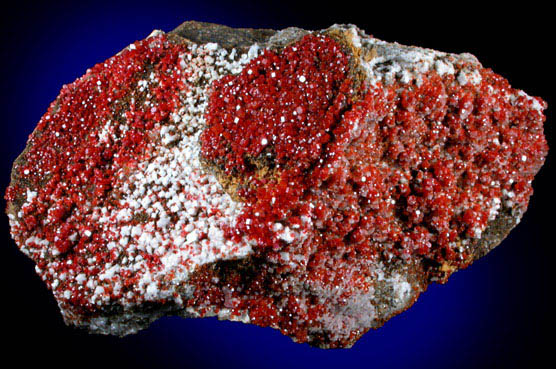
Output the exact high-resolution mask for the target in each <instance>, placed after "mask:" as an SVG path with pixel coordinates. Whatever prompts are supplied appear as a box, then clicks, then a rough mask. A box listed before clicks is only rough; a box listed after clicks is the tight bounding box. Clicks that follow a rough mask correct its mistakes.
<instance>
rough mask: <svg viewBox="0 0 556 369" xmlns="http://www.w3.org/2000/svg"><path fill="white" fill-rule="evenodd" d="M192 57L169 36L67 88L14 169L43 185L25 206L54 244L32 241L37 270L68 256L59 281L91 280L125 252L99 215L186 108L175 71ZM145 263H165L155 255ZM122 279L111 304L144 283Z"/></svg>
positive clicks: (77, 293) (83, 303)
mask: <svg viewBox="0 0 556 369" xmlns="http://www.w3.org/2000/svg"><path fill="white" fill-rule="evenodd" d="M186 52H187V48H186V47H185V46H184V45H176V44H174V43H172V42H169V40H168V39H167V38H166V36H156V37H151V38H148V39H146V40H143V41H139V42H136V43H135V44H133V45H132V47H130V48H129V49H128V50H125V51H124V52H122V53H121V54H119V55H116V56H114V57H112V58H110V59H108V60H107V61H106V62H104V63H100V64H97V65H95V66H94V67H93V68H91V69H89V70H88V71H87V74H86V75H85V76H83V77H81V78H80V79H78V80H77V81H76V82H74V83H72V84H71V85H64V86H63V88H62V90H61V93H60V96H59V97H58V99H57V100H56V101H55V102H54V103H53V104H52V105H51V106H50V108H49V109H48V112H47V113H46V114H45V115H44V116H43V117H42V118H41V120H40V121H39V123H38V126H37V129H36V131H35V132H36V133H35V134H33V135H31V136H30V138H29V143H28V148H29V149H28V151H27V152H26V154H25V164H24V165H20V166H16V167H15V169H14V170H15V171H16V173H17V176H18V177H19V178H21V179H23V180H24V181H25V182H24V183H33V184H37V186H36V191H37V194H36V198H35V199H34V201H31V202H29V203H28V205H27V206H24V207H22V208H21V219H22V222H21V224H22V225H23V226H24V227H26V229H27V231H29V232H31V231H35V233H34V237H36V238H37V239H42V240H46V241H48V242H49V243H50V246H49V248H48V249H47V250H43V247H42V246H41V244H37V243H34V242H27V243H26V246H27V247H29V248H30V254H31V256H32V257H33V259H34V260H35V261H36V262H37V268H38V270H42V269H44V268H46V267H48V268H52V267H53V266H52V264H49V263H48V262H49V258H44V257H42V256H41V257H39V255H41V253H44V252H45V251H46V252H47V253H48V254H51V255H53V256H57V255H59V254H67V255H66V256H65V260H64V262H61V263H56V264H55V267H56V273H55V274H56V275H57V276H60V275H67V273H66V272H67V271H68V270H69V269H72V271H73V272H74V273H72V274H73V275H76V274H80V273H83V275H84V276H86V278H89V276H96V275H98V274H99V273H100V272H101V270H102V267H103V266H104V265H106V264H109V263H112V264H115V263H117V262H118V260H119V259H118V258H119V255H118V253H117V252H116V250H109V249H108V248H107V242H108V241H107V239H106V238H105V237H106V235H105V234H102V233H101V232H100V231H99V230H98V229H97V228H98V217H99V214H98V213H94V210H95V208H96V209H97V210H98V208H99V207H102V206H106V204H105V203H104V202H105V201H106V199H107V198H109V196H108V194H109V193H110V191H111V190H112V188H113V187H117V186H115V184H116V183H117V182H121V181H122V180H125V178H122V177H118V176H115V175H114V174H115V173H118V172H119V171H120V170H121V169H122V168H126V172H131V171H132V170H133V169H134V167H135V166H136V164H137V163H138V162H140V161H142V160H144V159H145V158H147V157H149V155H151V154H152V151H153V148H155V147H156V140H154V139H153V137H152V136H149V135H151V134H152V130H153V128H154V127H155V125H156V124H158V123H160V122H163V121H166V120H167V119H168V115H169V114H170V113H171V112H173V111H176V110H177V106H178V104H179V103H180V101H179V94H178V93H179V92H180V91H181V90H183V89H184V88H185V86H184V84H183V78H182V76H181V75H180V73H181V71H180V68H176V67H177V66H178V65H179V60H178V56H179V55H180V53H182V54H183V53H186ZM141 79H150V80H153V81H154V80H156V81H157V84H156V87H154V88H152V89H149V90H148V91H144V89H141V88H140V86H138V83H139V81H140V80H141ZM149 101H150V103H149ZM122 113H123V115H122ZM111 119H112V120H113V119H125V121H122V122H111ZM103 126H106V127H107V129H108V131H107V132H105V135H104V136H101V135H99V134H98V133H99V127H103ZM100 130H102V129H100ZM26 191H28V190H27V189H26V188H23V187H22V186H20V185H19V184H17V183H16V184H13V183H12V185H11V186H10V187H9V188H8V189H7V191H6V200H7V201H8V202H12V201H14V200H16V199H17V198H25V197H26ZM116 195H117V194H116ZM111 201H114V204H112V205H114V206H120V205H119V204H117V202H116V200H111ZM116 236H117V235H116ZM70 251H73V252H70ZM35 253H36V254H35ZM34 256H36V257H34ZM144 257H145V258H148V259H151V260H148V261H149V262H150V263H151V264H153V265H157V264H159V260H158V259H159V256H158V255H156V254H148V255H147V254H145V255H144ZM90 258H92V259H90ZM91 260H94V262H93V263H92V262H91ZM94 265H96V266H94ZM122 274H123V275H122V277H123V279H124V280H125V283H124V288H123V289H122V290H121V292H118V293H112V291H111V290H108V289H107V290H106V291H105V292H106V294H107V295H108V296H110V298H111V299H117V298H119V297H121V295H122V293H124V292H125V290H126V288H127V287H128V286H133V285H134V283H135V281H136V279H137V278H138V276H137V275H133V274H132V273H128V272H122ZM125 274H127V275H125ZM70 282H71V281H70ZM47 283H49V284H50V281H47ZM64 288H65V289H67V290H68V291H70V292H71V293H70V294H69V296H71V297H70V298H69V299H68V302H69V303H70V304H71V305H72V306H75V307H76V308H77V307H78V308H79V309H84V310H87V309H95V307H94V306H92V305H91V301H90V300H88V299H87V298H86V296H84V295H83V293H82V290H81V288H80V286H79V284H72V283H67V285H66V286H65V287H64Z"/></svg>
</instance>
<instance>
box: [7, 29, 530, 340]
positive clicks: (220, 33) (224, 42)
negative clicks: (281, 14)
mask: <svg viewBox="0 0 556 369" xmlns="http://www.w3.org/2000/svg"><path fill="white" fill-rule="evenodd" d="M350 27H351V25H346V26H342V25H334V26H332V27H330V28H329V29H328V30H325V31H324V32H326V31H328V32H327V33H329V34H330V35H331V36H332V37H335V38H339V41H340V42H341V43H343V44H344V45H345V46H348V47H351V48H352V51H354V50H355V49H356V48H354V47H353V44H352V40H351V39H350V38H349V37H348V36H346V35H344V36H342V35H341V34H339V33H337V32H330V30H333V29H334V30H339V29H342V28H343V29H344V30H348V29H349V28H350ZM309 32H310V31H306V30H303V29H300V28H295V27H291V28H286V29H284V30H281V31H275V30H270V29H245V28H237V29H234V28H230V27H226V26H222V25H217V24H211V23H201V22H185V23H183V24H181V25H180V26H178V27H177V28H176V29H174V30H173V31H171V32H169V35H172V37H176V36H177V38H180V39H182V40H183V41H185V42H188V41H191V42H194V43H198V44H204V43H208V42H216V43H218V44H220V46H222V47H224V48H227V49H231V48H238V49H240V50H243V49H246V48H249V47H250V46H251V45H252V44H253V43H258V44H259V45H260V46H261V47H268V48H271V49H275V50H279V49H281V48H283V47H285V46H287V45H288V44H290V43H293V42H295V41H297V40H299V39H300V38H301V37H303V36H304V35H305V34H307V33H309ZM317 32H318V31H317ZM392 45H397V44H392ZM400 46H401V45H400ZM419 49H421V48H419ZM375 52H376V51H375ZM461 56H462V57H465V58H466V59H467V58H469V59H474V57H473V56H471V55H469V54H462V55H461ZM371 57H372V54H371ZM474 60H476V59H474ZM40 133H41V132H40V131H38V130H35V131H34V132H33V133H32V135H40ZM28 151H29V147H26V148H25V149H24V151H23V152H22V153H21V154H20V155H19V156H18V158H17V159H16V160H15V162H14V165H13V168H14V169H15V168H16V167H18V166H20V165H22V164H23V163H25V160H26V154H27V152H28ZM11 182H12V184H14V183H18V184H19V185H20V186H22V187H23V188H29V187H31V184H30V183H28V182H27V181H26V180H25V179H22V178H20V177H19V176H18V175H17V173H16V171H15V170H13V171H12V175H11ZM22 204H23V201H18V200H17V199H16V201H14V202H13V203H9V204H8V209H7V213H8V214H14V215H15V214H17V212H18V211H19V208H20V207H21V205H22ZM522 215H523V211H521V210H520V209H515V208H508V207H506V206H503V207H502V209H501V211H500V212H499V213H498V215H497V217H496V219H495V220H493V221H491V222H489V225H488V227H487V229H486V230H485V231H484V232H483V235H482V237H481V238H480V239H478V240H476V241H475V242H473V243H472V244H471V245H470V246H469V247H470V250H471V253H472V260H469V262H472V261H473V260H477V259H479V258H481V257H482V256H484V255H486V254H487V253H488V252H490V251H491V250H492V249H494V248H495V247H496V246H497V245H498V244H500V242H501V241H502V240H503V239H504V238H505V237H506V236H507V235H508V233H509V232H510V231H511V229H513V228H514V227H515V226H516V225H517V224H518V222H519V219H520V218H521V216H522ZM250 258H251V257H248V258H246V259H241V260H235V261H234V260H232V261H230V260H228V261H224V262H215V263H211V264H205V265H203V266H202V267H201V268H199V269H202V270H213V271H219V272H225V271H226V269H234V268H237V266H238V265H239V264H243V265H245V264H249V262H250ZM388 271H389V272H391V274H390V275H393V274H394V273H398V274H400V275H402V276H404V277H405V278H406V280H407V281H408V282H409V283H410V284H411V291H410V293H409V295H408V296H407V297H406V298H405V301H404V302H403V303H402V304H401V305H399V306H396V305H394V306H393V305H392V300H393V291H392V285H391V284H390V285H389V284H388V283H387V282H379V283H378V285H377V289H376V291H377V293H376V296H377V298H376V300H378V304H377V306H376V307H377V313H378V317H377V319H376V320H375V321H374V322H373V325H372V326H371V327H369V328H368V329H370V328H375V329H376V328H379V327H381V326H382V325H383V324H384V323H385V322H386V321H387V320H389V319H390V318H392V317H393V316H395V315H397V314H399V313H401V312H403V311H405V310H407V309H408V308H409V307H411V305H413V303H414V302H415V301H416V300H417V298H418V297H419V295H420V294H421V293H422V292H424V291H425V290H426V288H427V286H428V285H429V283H430V282H431V281H429V280H428V278H425V276H427V275H428V274H429V273H431V274H436V277H435V278H434V280H435V281H437V282H440V283H444V282H446V281H447V279H448V277H449V276H450V275H451V274H452V273H453V272H454V271H456V270H455V269H454V268H452V267H450V266H441V265H425V263H424V262H423V263H420V264H417V265H407V264H406V265H402V264H401V263H399V264H392V265H390V266H389V269H388ZM200 272H201V270H199V273H200ZM195 273H197V272H194V273H193V275H194V274H195ZM193 275H192V277H193ZM388 277H389V276H386V278H385V279H384V280H388ZM60 308H61V310H62V313H63V318H64V321H65V322H66V324H68V325H70V324H71V325H73V324H75V321H76V320H75V319H74V317H73V316H72V313H71V311H68V310H66V309H64V308H63V307H62V306H60ZM166 315H179V316H182V317H185V318H188V317H197V316H198V314H197V313H196V312H195V311H194V310H190V309H183V308H182V307H180V306H173V305H170V306H168V305H166V306H159V305H152V304H143V305H141V306H140V307H134V308H131V309H124V308H122V307H121V306H110V307H108V308H105V309H104V310H102V311H100V312H99V315H98V316H96V317H90V320H89V321H88V322H83V321H81V324H82V325H81V326H79V327H80V328H85V329H88V330H89V331H90V332H92V333H99V334H115V335H120V336H123V335H127V334H131V333H135V332H137V331H139V330H141V329H144V328H147V327H148V326H149V325H150V324H151V323H152V322H154V321H155V320H157V319H159V318H161V317H163V316H166ZM204 316H205V317H206V316H218V318H219V319H228V320H237V321H242V322H249V317H248V315H247V313H246V314H244V315H242V316H240V317H231V316H229V315H227V314H226V312H225V311H221V312H220V313H219V314H217V313H215V312H214V313H212V314H211V313H209V314H205V315H204ZM81 318H83V317H81ZM274 328H277V327H274ZM368 329H367V330H368ZM367 330H365V331H362V332H360V335H359V336H361V335H363V334H364V333H365V332H366V331H367ZM308 343H309V344H312V345H316V346H318V347H321V348H329V347H334V346H331V345H330V342H328V341H327V338H326V332H316V334H314V335H313V336H312V337H309V342H308Z"/></svg>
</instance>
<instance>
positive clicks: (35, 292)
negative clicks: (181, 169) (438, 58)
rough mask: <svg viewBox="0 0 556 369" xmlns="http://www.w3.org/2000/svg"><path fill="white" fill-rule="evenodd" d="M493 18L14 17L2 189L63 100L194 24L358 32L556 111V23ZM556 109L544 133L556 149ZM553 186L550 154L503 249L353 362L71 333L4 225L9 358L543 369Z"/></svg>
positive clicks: (94, 9)
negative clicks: (82, 82) (468, 60)
mask: <svg viewBox="0 0 556 369" xmlns="http://www.w3.org/2000/svg"><path fill="white" fill-rule="evenodd" d="M484 3H485V2H484ZM484 3H483V4H480V3H479V4H471V3H469V2H466V3H458V4H454V5H453V8H452V7H451V6H450V5H448V3H443V4H440V5H436V6H433V5H430V6H429V5H424V4H423V3H419V4H416V5H414V6H409V7H407V6H406V5H402V4H401V3H397V2H396V3H393V4H392V5H390V6H388V5H377V4H375V3H373V2H372V1H368V2H367V6H368V7H367V8H366V9H365V8H360V7H356V5H355V4H352V3H349V2H347V1H341V2H337V3H335V4H334V5H328V6H327V5H325V3H324V2H320V3H318V4H316V5H312V4H308V3H302V2H288V1H276V2H274V1H267V2H264V3H263V2H261V3H260V4H257V5H255V4H249V3H239V2H232V1H229V2H224V1H222V2H215V1H205V2H202V4H201V3H200V2H186V1H179V2H178V1H174V2H171V1H156V2H150V3H149V2H145V1H133V2H131V1H129V2H128V1H123V2H114V3H113V4H110V3H104V2H101V1H95V2H90V3H89V2H86V1H83V2H78V3H77V2H76V3H75V4H74V3H60V2H59V3H56V2H49V3H47V4H34V3H31V2H25V1H19V2H16V3H15V4H13V3H12V4H11V5H10V6H9V7H5V5H4V7H5V8H4V9H2V15H1V16H2V24H1V27H2V36H3V44H2V46H1V48H0V52H1V53H2V55H1V63H2V69H1V70H0V81H1V83H2V88H1V94H2V100H0V101H1V105H0V106H1V107H2V117H1V123H0V129H1V132H0V135H1V136H0V137H2V145H0V150H1V158H2V161H1V165H2V168H1V171H0V181H1V183H0V189H1V191H2V192H3V191H4V189H5V187H6V186H7V184H8V182H9V173H10V169H11V164H12V162H13V160H14V159H15V158H16V156H17V155H18V154H19V153H20V152H21V151H22V149H23V148H24V147H25V142H26V139H27V136H28V135H29V134H30V133H31V132H32V130H33V128H34V126H35V124H36V122H37V121H38V120H39V118H40V116H41V115H42V114H43V113H44V112H45V111H46V108H47V107H48V105H49V104H50V102H51V101H52V100H54V98H55V97H56V95H57V94H58V91H59V90H60V88H61V86H62V84H64V83H69V82H72V81H73V80H74V79H75V78H77V77H78V76H80V75H82V74H83V73H84V72H85V70H86V69H87V68H88V67H90V66H92V65H94V64H95V63H98V62H101V61H103V60H105V59H106V58H108V57H110V56H112V55H113V54H115V53H116V52H118V51H119V50H121V49H122V48H123V47H125V46H126V45H127V44H129V43H131V42H133V41H135V40H137V39H142V38H144V37H145V36H147V35H148V34H149V33H150V32H151V31H152V30H153V29H155V28H157V29H162V30H165V31H170V30H171V29H173V28H174V27H176V26H177V25H179V24H180V23H181V22H182V21H185V20H199V21H210V22H215V23H223V24H227V25H229V26H235V27H266V28H283V27H286V26H291V25H295V26H300V27H305V28H314V29H315V28H325V27H327V26H329V25H331V24H332V23H354V24H357V25H358V26H360V27H361V28H363V29H365V30H366V31H367V33H371V34H373V35H374V36H376V37H379V38H382V39H385V40H389V41H398V42H400V43H405V44H416V45H420V46H426V47H430V48H436V49H441V50H444V51H450V52H464V51H467V52H471V53H473V54H475V55H477V56H478V57H479V59H480V60H481V62H482V63H483V65H485V66H486V67H493V69H494V70H495V71H496V72H498V73H500V74H502V75H503V76H505V77H506V78H508V79H509V80H510V81H511V82H512V85H513V86H514V87H517V88H521V89H524V90H525V91H527V92H528V93H530V94H533V95H537V96H541V97H543V98H544V99H545V100H546V101H547V102H548V103H549V106H551V104H553V103H554V102H555V101H554V92H553V86H554V71H553V68H554V67H553V65H552V64H553V62H552V61H551V60H550V58H549V49H547V45H546V43H547V42H548V41H549V37H548V35H549V34H550V32H549V30H550V29H551V23H550V22H551V20H550V19H549V14H550V12H549V11H548V10H547V9H543V8H542V7H541V6H540V5H536V4H534V3H533V2H531V1H529V2H527V3H526V4H525V5H523V4H522V5H520V7H519V8H512V7H511V6H509V5H505V6H501V7H491V8H488V9H487V7H486V4H484ZM508 4H509V3H508ZM359 6H362V5H359ZM552 109H553V108H549V110H548V112H547V115H548V119H547V120H548V124H547V126H546V134H547V136H548V137H549V140H550V143H551V144H552V143H553V132H554V128H553V120H552V119H551V116H552ZM553 174H554V155H553V153H552V154H551V155H549V158H548V160H547V163H546V165H545V167H544V168H543V169H542V171H541V173H540V174H539V175H538V177H537V179H536V180H535V182H534V187H535V195H534V196H533V198H532V201H531V204H530V210H529V211H528V212H527V214H526V216H525V217H524V219H523V221H522V223H521V224H520V225H519V226H518V227H517V228H516V229H515V230H514V231H513V232H512V233H511V235H510V236H509V237H508V238H507V239H506V240H505V241H504V242H503V243H502V245H501V246H500V247H498V248H497V249H495V250H494V251H493V252H491V253H490V254H489V255H487V256H486V257H484V258H483V259H481V260H479V261H478V262H476V263H475V264H474V265H473V266H471V267H470V268H468V269H466V270H463V271H460V272H458V273H456V274H455V275H454V276H453V277H452V278H451V279H450V281H449V282H448V284H447V285H433V286H431V287H430V288H429V290H428V291H427V292H426V293H424V294H423V295H422V296H421V298H420V299H419V301H418V302H417V303H416V304H415V305H414V306H413V307H412V308H411V309H410V310H408V311H407V312H405V313H403V314H401V315H400V316H398V317H396V318H394V319H392V320H391V321H389V322H387V323H386V325H385V326H384V327H383V328H381V329H379V330H377V331H373V332H369V333H367V334H366V335H365V336H364V337H363V338H362V339H361V340H360V341H359V342H357V343H356V345H355V346H354V347H353V348H352V349H349V350H328V351H327V350H320V349H315V348H311V347H309V346H308V345H305V344H303V345H301V344H295V343H293V342H292V341H291V340H290V339H289V338H287V337H285V336H282V335H281V334H280V333H279V332H277V331H274V330H272V329H265V328H259V327H255V326H250V325H243V324H240V323H231V322H219V321H217V320H216V319H203V320H192V319H189V320H184V319H179V318H164V319H161V320H159V321H158V322H156V323H155V324H153V326H152V327H151V328H150V329H148V330H146V331H142V332H140V333H139V334H137V335H133V336H128V337H125V338H123V339H120V338H115V337H104V336H91V335H88V334H85V333H82V332H79V331H76V330H73V329H70V328H67V327H65V326H64V324H63V322H62V319H61V316H60V314H59V313H58V311H57V306H56V303H55V301H54V299H53V298H52V296H51V295H50V293H49V292H48V291H47V290H46V288H44V286H43V285H42V282H41V281H40V280H39V278H38V277H37V276H36V275H35V272H34V269H33V263H32V262H31V261H29V260H28V259H27V258H26V257H25V256H23V255H22V254H21V253H20V252H19V251H18V250H17V248H16V246H15V244H14V243H13V241H11V239H10V237H9V232H8V222H7V217H6V216H4V215H2V219H1V221H0V230H1V232H2V245H1V246H0V262H1V263H2V264H1V267H0V273H1V279H0V283H1V284H0V291H1V292H0V298H1V300H2V304H1V306H2V309H3V312H2V315H1V317H2V319H3V329H2V336H3V338H4V339H7V341H5V343H3V344H2V346H0V347H2V351H3V355H2V356H3V359H4V360H7V359H17V360H18V363H19V364H20V365H24V366H25V364H30V363H32V362H33V363H37V362H38V363H40V364H42V365H47V364H50V363H56V366H57V367H66V366H67V367H89V366H94V367H103V368H107V367H114V366H119V367H134V368H140V367H159V368H223V367H225V368H229V369H232V368H245V369H247V368H298V367H303V368H312V367H318V368H338V367H340V368H343V367H351V366H353V367H360V368H406V367H411V368H427V369H434V368H468V367H474V368H492V367H504V368H507V367H512V366H516V367H523V366H526V367H537V364H538V363H540V361H541V360H542V359H545V358H549V354H550V352H549V342H548V338H546V336H548V337H550V334H552V329H551V324H552V323H553V319H552V317H551V316H550V313H551V312H552V311H553V308H552V306H553V305H552V303H551V302H550V300H549V299H550V298H552V294H553V293H554V285H553V273H552V269H553V265H552V260H553V259H552V253H553V251H552V250H553V248H554V241H553V240H552V237H551V235H550V234H549V232H550V231H551V227H552V226H553V224H554V221H553V219H554V217H553V215H552V214H551V212H552V210H551V209H553V206H554V201H553V198H552V194H551V192H550V191H551V189H552V188H551V182H550V177H551V175H553ZM1 206H2V207H4V206H5V204H4V203H3V202H2V204H1ZM24 366H23V367H24Z"/></svg>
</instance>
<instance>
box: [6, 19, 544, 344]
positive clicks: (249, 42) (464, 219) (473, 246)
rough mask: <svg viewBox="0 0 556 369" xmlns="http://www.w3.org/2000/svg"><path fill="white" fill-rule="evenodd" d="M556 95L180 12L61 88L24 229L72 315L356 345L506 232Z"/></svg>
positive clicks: (418, 58)
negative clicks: (232, 323)
mask: <svg viewBox="0 0 556 369" xmlns="http://www.w3.org/2000/svg"><path fill="white" fill-rule="evenodd" d="M545 108H546V104H545V103H544V102H543V101H542V100H541V99H539V98H535V97H530V96H528V95H527V94H525V93H524V92H522V91H519V90H515V89H512V88H511V87H510V86H509V84H508V82H507V81H506V80H505V79H503V78H502V77H500V76H498V75H496V74H494V73H493V72H492V71H491V70H489V69H485V68H483V67H482V66H481V65H480V63H479V62H478V61H477V60H476V59H475V57H473V56H472V55H469V54H461V55H455V54H447V53H442V52H438V51H433V50H429V49H422V48H417V47H408V46H403V45H399V44H396V43H388V42H384V41H381V40H378V39H375V38H373V37H371V36H367V35H365V34H364V33H363V32H362V31H361V30H359V29H358V28H356V27H355V26H351V25H334V26H332V27H330V28H328V29H326V30H322V31H305V30H301V29H297V28H288V29H285V30H282V31H273V30H251V29H231V28H228V27H224V26H220V25H214V24H207V23H198V22H186V23H184V24H182V25H181V26H179V27H178V28H177V29H175V30H174V31H172V32H170V33H168V34H166V33H164V32H161V31H155V32H153V33H152V34H151V35H150V36H149V37H148V38H146V39H145V40H142V41H138V42H135V43H134V44H132V45H130V46H129V47H127V48H126V49H124V50H123V51H122V52H120V53H119V54H117V55H116V56H114V57H112V58H110V59H108V60H107V61H106V62H104V63H100V64H98V65H96V66H94V67H93V68H91V69H89V70H88V71H87V73H86V74H85V75H84V76H83V77H81V78H79V79H78V80H76V81H75V82H74V83H72V84H70V85H66V86H64V87H63V88H62V91H61V93H60V96H59V97H58V98H57V99H56V100H55V101H54V102H53V103H52V104H51V106H50V108H49V109H48V111H47V113H46V114H45V115H44V116H43V117H42V118H41V120H40V122H39V123H38V125H37V128H36V129H35V131H34V132H33V134H32V135H31V137H30V139H29V142H28V145H27V147H26V149H25V150H24V152H23V153H22V154H21V155H20V156H19V158H18V159H17V160H16V162H15V163H14V168H13V172H12V182H11V185H10V187H9V188H8V190H7V193H6V199H7V201H8V208H7V213H8V216H9V219H10V225H11V232H12V236H13V238H14V240H15V241H16V243H17V244H18V246H19V247H20V249H21V250H22V251H23V252H24V253H25V254H27V255H28V256H29V257H30V258H32V259H33V260H34V261H35V262H36V270H37V273H38V274H39V275H40V276H41V278H42V279H43V280H44V281H45V283H46V285H47V286H48V288H49V289H51V290H52V293H53V294H54V296H55V298H56V300H57V302H58V304H59V306H60V309H61V312H62V314H63V317H64V320H65V322H66V323H67V324H70V325H75V326H78V327H83V328H86V329H88V330H89V331H91V332H94V333H103V334H115V335H125V334H130V333H134V332H136V331H137V330H139V329H143V328H146V327H148V325H149V324H150V323H151V322H153V321H154V320H156V319H158V318H159V317H161V316H164V315H180V316H183V317H207V316H218V317H219V318H221V319H229V320H236V321H242V322H246V323H252V324H257V325H261V326H270V327H273V328H277V329H280V330H281V332H282V333H283V334H286V335H288V336H290V337H292V338H293V339H294V340H295V341H297V342H308V343H309V344H311V345H315V346H319V347H323V348H332V347H349V346H351V345H352V344H353V343H354V342H355V341H356V340H357V339H358V338H360V337H361V335H363V334H364V333H365V332H367V331H368V330H369V329H371V328H378V327H380V326H381V325H382V324H384V322H385V321H387V320H388V319H390V318H391V317H392V316H394V315H396V314H398V313H400V312H402V311H403V310H405V309H407V308H409V307H410V306H411V305H412V304H413V302H414V301H415V300H416V299H417V297H418V296H419V294H420V293H421V292H423V291H425V290H426V288H427V286H428V285H429V284H430V283H433V282H440V283H444V282H446V281H447V279H448V277H449V276H450V275H451V274H452V273H453V272H454V271H457V270H458V269H461V268H465V267H466V266H468V265H469V264H470V263H472V262H473V261H474V260H476V259H477V258H479V257H481V256H483V255H485V254H486V253H488V252H489V251H490V250H491V249H492V248H494V247H495V246H496V245H498V244H499V243H500V242H501V240H502V239H503V238H504V237H505V236H506V235H507V234H508V232H509V231H510V230H511V229H512V228H513V227H514V226H515V225H516V224H517V223H518V222H519V219H520V218H521V217H522V215H523V214H524V212H525V210H526V208H527V204H528V200H529V197H530V196H531V194H532V187H531V183H532V180H533V178H534V175H535V174H536V173H537V171H538V170H539V169H540V167H541V166H542V164H543V162H544V158H545V156H546V154H547V151H548V147H547V144H546V140H545V138H544V135H543V122H544V119H545V118H544V115H543V113H542V111H543V109H545Z"/></svg>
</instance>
